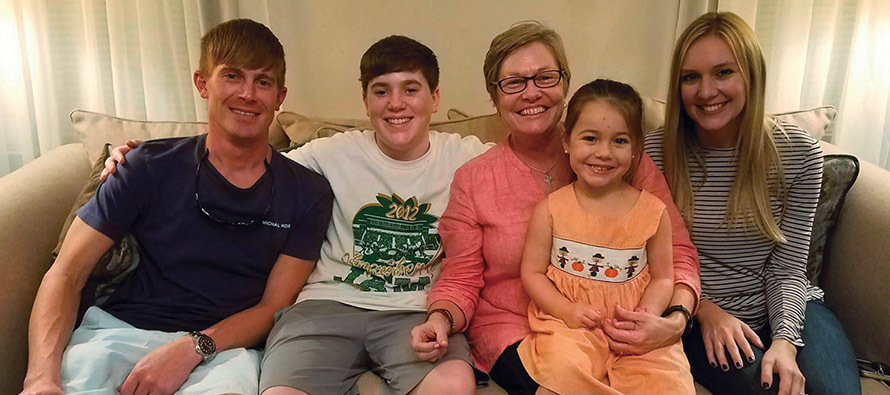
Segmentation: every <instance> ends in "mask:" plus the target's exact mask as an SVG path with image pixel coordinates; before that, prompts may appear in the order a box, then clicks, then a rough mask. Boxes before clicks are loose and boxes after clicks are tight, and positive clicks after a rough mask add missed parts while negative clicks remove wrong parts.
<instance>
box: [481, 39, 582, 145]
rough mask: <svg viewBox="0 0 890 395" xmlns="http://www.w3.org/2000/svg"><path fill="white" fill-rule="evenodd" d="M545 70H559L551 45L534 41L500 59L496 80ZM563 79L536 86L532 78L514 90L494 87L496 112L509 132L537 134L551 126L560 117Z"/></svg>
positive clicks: (555, 123)
mask: <svg viewBox="0 0 890 395" xmlns="http://www.w3.org/2000/svg"><path fill="white" fill-rule="evenodd" d="M545 70H559V65H558V64H557V62H556V58H555V57H554V56H553V54H552V53H551V52H550V49H549V48H548V47H547V46H546V45H544V44H543V43H541V42H538V41H535V42H532V43H529V44H526V45H523V46H521V47H519V48H517V49H516V50H514V51H513V52H512V53H510V54H509V55H507V57H506V58H505V59H504V61H503V63H501V68H500V71H499V72H498V80H501V79H504V78H507V77H531V76H534V75H536V74H538V73H540V72H542V71H545ZM564 84H565V81H560V83H558V84H556V86H552V87H549V88H538V87H537V86H536V85H535V83H534V82H533V81H531V80H528V81H527V86H526V87H525V90H523V91H522V92H519V93H514V94H505V93H504V92H502V91H501V90H500V89H498V91H497V103H495V104H496V105H497V108H498V113H500V117H501V119H503V120H504V123H505V124H506V125H507V126H508V127H509V128H510V132H511V133H517V134H527V135H538V134H544V133H547V132H548V131H551V130H554V129H555V127H556V126H557V124H558V123H559V122H560V120H562V112H563V106H564V104H565V89H564Z"/></svg>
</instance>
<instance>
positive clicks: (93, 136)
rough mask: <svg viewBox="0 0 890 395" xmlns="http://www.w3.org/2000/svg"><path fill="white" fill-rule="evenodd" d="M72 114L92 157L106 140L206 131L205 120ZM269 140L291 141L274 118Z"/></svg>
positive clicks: (119, 142)
mask: <svg viewBox="0 0 890 395" xmlns="http://www.w3.org/2000/svg"><path fill="white" fill-rule="evenodd" d="M69 117H70V118H71V125H72V126H74V130H75V131H76V132H77V136H78V137H79V138H80V142H81V143H82V144H83V147H84V149H86V151H87V155H89V158H90V160H94V159H96V158H98V157H99V155H101V154H102V149H103V147H104V146H105V144H106V143H108V144H111V146H112V147H116V146H119V145H123V144H124V142H126V141H127V140H128V139H129V140H151V139H157V138H164V137H187V136H194V135H197V134H201V133H206V132H207V123H206V122H173V121H142V120H136V119H125V118H118V117H114V116H111V115H106V114H100V113H96V112H91V111H84V110H74V111H71V114H69ZM269 144H271V145H272V146H273V147H275V148H276V149H279V148H283V147H285V146H287V144H288V140H287V137H286V136H285V135H284V131H283V130H282V129H281V128H280V127H279V126H278V123H277V122H272V124H271V125H270V126H269Z"/></svg>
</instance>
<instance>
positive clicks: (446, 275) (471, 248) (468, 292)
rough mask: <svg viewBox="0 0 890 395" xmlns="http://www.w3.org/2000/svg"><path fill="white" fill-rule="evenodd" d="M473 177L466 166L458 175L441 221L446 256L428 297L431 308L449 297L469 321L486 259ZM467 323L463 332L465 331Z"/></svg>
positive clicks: (440, 227) (482, 281) (474, 309)
mask: <svg viewBox="0 0 890 395" xmlns="http://www.w3.org/2000/svg"><path fill="white" fill-rule="evenodd" d="M473 181H474V180H473V177H472V175H471V174H470V172H469V171H467V169H466V168H460V169H458V170H457V172H456V173H455V174H454V181H453V182H452V184H451V197H450V198H449V201H448V206H447V207H446V208H445V212H444V213H443V214H442V218H441V220H440V223H439V235H440V236H441V237H442V246H443V248H444V251H445V258H444V260H443V261H442V268H441V271H440V274H439V279H438V280H436V282H435V284H433V288H432V290H431V291H430V293H429V296H428V297H427V307H429V305H431V304H432V303H433V302H436V301H439V300H447V301H450V302H452V303H454V304H455V305H457V307H458V308H460V309H461V311H462V312H463V313H464V316H465V317H466V323H469V322H470V320H471V319H472V317H473V314H474V313H475V311H476V306H477V304H478V302H479V292H480V291H481V290H482V286H483V285H484V283H485V282H484V280H483V279H482V272H483V271H484V270H485V260H484V259H483V257H482V237H483V229H482V224H480V222H479V219H478V216H477V214H476V211H475V209H474V204H473V198H472V197H471V192H470V191H472V190H473ZM466 326H467V324H464V327H463V328H459V331H464V330H465V329H466Z"/></svg>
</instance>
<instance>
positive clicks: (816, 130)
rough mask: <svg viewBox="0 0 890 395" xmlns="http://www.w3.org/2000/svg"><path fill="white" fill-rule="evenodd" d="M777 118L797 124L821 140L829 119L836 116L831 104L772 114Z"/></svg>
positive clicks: (829, 121) (829, 122)
mask: <svg viewBox="0 0 890 395" xmlns="http://www.w3.org/2000/svg"><path fill="white" fill-rule="evenodd" d="M772 115H773V116H775V117H776V118H778V119H781V120H783V121H785V122H788V123H790V124H792V125H797V126H799V127H800V128H801V129H803V130H804V131H806V132H807V133H808V134H809V135H810V136H813V138H814V139H816V140H821V139H822V136H824V135H825V130H826V129H828V126H829V125H831V121H833V120H834V118H835V117H836V116H837V110H835V108H834V107H832V106H822V107H815V108H810V109H806V110H797V111H790V112H780V113H776V114H772Z"/></svg>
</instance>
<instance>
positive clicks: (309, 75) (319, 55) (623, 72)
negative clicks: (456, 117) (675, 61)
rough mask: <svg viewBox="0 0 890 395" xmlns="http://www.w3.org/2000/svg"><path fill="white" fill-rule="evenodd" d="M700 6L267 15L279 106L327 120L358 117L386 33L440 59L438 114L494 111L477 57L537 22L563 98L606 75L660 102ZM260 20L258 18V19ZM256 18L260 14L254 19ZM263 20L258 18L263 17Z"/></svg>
mask: <svg viewBox="0 0 890 395" xmlns="http://www.w3.org/2000/svg"><path fill="white" fill-rule="evenodd" d="M706 3H707V2H706V1H705V0H670V1H669V0H665V1H656V0H650V1H622V2H618V1H606V0H580V1H540V0H539V1H494V0H476V1H473V0H454V1H450V0H439V1H434V0H429V1H395V0H372V1H347V0H328V1H299V2H295V1H285V0H268V1H267V5H268V18H269V25H270V26H271V28H272V30H273V31H274V32H275V33H276V34H277V35H278V36H279V38H280V39H281V41H282V44H283V45H284V48H285V51H286V53H287V62H288V72H287V85H288V88H289V89H290V91H289V93H288V97H287V100H286V101H285V103H284V106H283V108H284V109H286V110H290V111H296V112H299V113H304V114H310V115H315V116H325V117H338V118H344V117H351V118H357V117H364V116H365V111H364V107H363V105H362V101H361V87H360V85H359V82H358V74H359V73H358V64H359V59H360V58H361V55H362V53H363V52H364V51H365V49H367V48H368V46H370V45H371V44H373V43H374V42H375V41H377V40H379V39H381V38H383V37H385V36H387V35H391V34H401V35H406V36H409V37H412V38H414V39H417V40H418V41H420V42H422V43H424V44H426V45H427V46H429V47H430V48H431V49H432V50H433V51H434V52H435V53H436V54H437V56H438V58H439V66H440V69H441V77H440V89H441V94H442V99H441V103H440V106H439V113H438V114H436V115H435V116H434V120H443V119H445V113H446V111H447V110H448V109H449V108H458V109H461V110H462V111H464V112H467V113H469V114H471V115H480V114H487V113H491V112H493V111H494V109H493V107H492V105H491V103H490V100H489V99H488V95H487V94H486V92H485V89H484V82H483V78H482V59H483V57H484V56H485V52H486V50H487V49H488V45H489V43H490V41H491V39H492V38H493V37H494V36H495V35H497V34H498V33H500V32H502V31H504V30H506V29H507V28H509V27H510V25H511V24H513V23H515V22H518V21H522V20H528V19H535V20H538V21H541V22H543V23H545V24H547V25H549V26H551V27H553V28H554V29H555V30H556V31H557V32H559V33H560V34H561V35H562V37H563V40H564V42H565V45H566V50H567V52H568V57H569V63H570V65H571V68H572V74H573V78H572V85H571V87H570V93H571V92H574V90H575V89H576V88H577V87H578V86H580V85H582V84H584V83H586V82H588V81H591V80H592V79H595V78H599V77H607V78H612V79H617V80H621V81H624V82H628V83H630V84H632V85H634V86H635V87H636V88H637V89H638V90H639V91H640V93H642V94H644V95H649V96H654V97H660V98H663V97H664V96H665V91H666V90H667V76H668V68H669V66H670V65H669V63H670V56H671V49H672V47H673V42H674V37H675V36H676V34H677V30H678V25H679V26H680V29H682V28H683V27H685V26H686V24H687V23H688V22H689V21H691V20H692V19H694V18H695V17H696V16H698V15H699V14H701V13H702V12H704V11H706V5H705V4H706ZM260 15H261V14H260ZM260 15H257V16H260ZM264 16H265V15H264Z"/></svg>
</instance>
